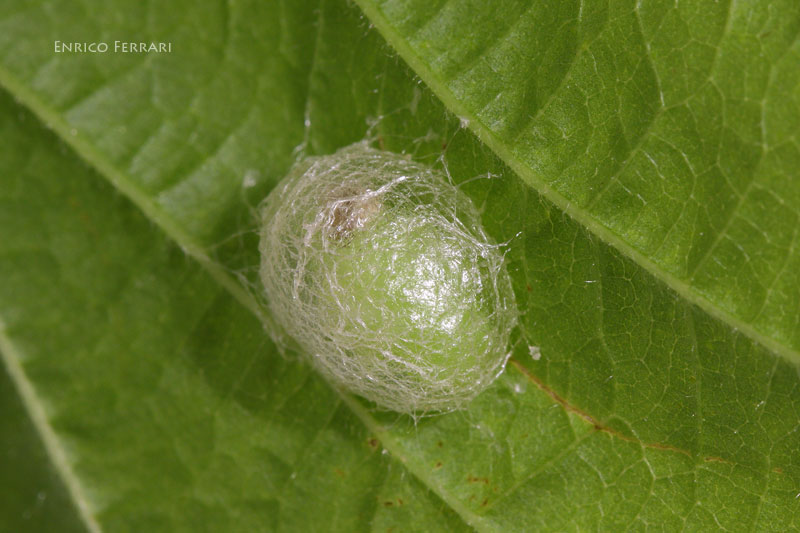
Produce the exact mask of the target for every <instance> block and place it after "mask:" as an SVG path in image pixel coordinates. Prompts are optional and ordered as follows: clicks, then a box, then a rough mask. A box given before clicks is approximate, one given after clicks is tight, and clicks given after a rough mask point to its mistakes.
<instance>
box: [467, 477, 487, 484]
mask: <svg viewBox="0 0 800 533" xmlns="http://www.w3.org/2000/svg"><path fill="white" fill-rule="evenodd" d="M467 481H469V482H470V483H483V484H484V485H488V484H489V478H488V477H476V476H467Z"/></svg>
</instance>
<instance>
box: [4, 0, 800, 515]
mask: <svg viewBox="0 0 800 533" xmlns="http://www.w3.org/2000/svg"><path fill="white" fill-rule="evenodd" d="M467 4H468V3H467V2H463V1H456V0H451V1H449V2H430V1H428V2H419V3H417V2H413V1H406V2H403V3H395V2H386V3H380V4H373V3H371V2H367V1H366V0H364V1H363V2H360V6H361V7H362V8H363V9H364V12H365V13H366V14H367V15H368V16H369V17H370V21H371V22H372V23H374V24H375V25H376V26H377V27H378V29H379V30H380V31H381V34H378V33H377V32H376V31H374V30H371V29H369V28H368V27H367V22H366V21H365V20H364V19H363V18H362V17H361V15H360V13H359V11H358V9H357V8H355V7H354V6H349V5H347V4H345V3H343V2H338V1H335V0H323V1H322V2H321V3H320V4H317V3H313V4H311V3H305V2H282V3H278V2H266V3H258V2H232V3H228V4H219V5H216V4H204V5H203V6H202V7H198V6H196V5H194V4H190V3H188V2H187V3H185V5H180V4H179V3H170V4H152V5H143V4H139V3H136V2H123V1H117V2H108V3H103V4H102V5H96V6H92V8H91V10H90V9H89V8H88V7H86V8H84V7H81V6H79V5H77V4H74V3H71V2H67V1H63V2H55V3H40V2H29V3H27V4H26V5H14V6H2V7H0V83H2V85H3V86H4V87H5V89H6V91H7V92H8V94H7V95H4V96H2V97H1V98H0V139H2V141H3V142H2V143H0V183H2V186H0V353H2V358H3V362H4V364H5V368H6V372H7V373H8V375H9V376H10V379H11V382H13V387H14V390H15V391H16V397H15V396H14V394H12V393H11V392H10V387H9V386H8V385H6V384H5V382H1V383H3V385H2V387H3V388H1V389H0V394H2V396H0V397H2V398H3V404H2V405H3V413H2V415H0V419H1V420H2V423H1V424H0V427H2V428H3V432H2V433H0V447H2V449H9V450H11V449H16V450H18V449H20V447H21V446H23V445H25V444H20V443H32V444H31V448H32V452H31V454H30V457H28V458H26V460H25V461H24V462H23V461H20V462H18V463H17V462H15V461H9V460H7V459H5V458H4V459H3V467H2V470H1V471H2V472H3V475H2V476H0V480H2V481H3V482H4V483H5V485H6V487H11V488H12V490H16V489H15V488H16V487H24V484H23V482H24V481H25V480H26V476H25V474H24V472H31V475H30V476H28V479H29V480H31V481H30V483H31V486H35V487H37V488H36V489H35V488H30V487H28V488H24V489H23V488H20V489H18V490H19V494H24V491H27V494H34V493H35V492H34V491H35V490H37V489H38V487H48V488H47V490H48V491H50V490H52V491H53V494H61V495H62V496H60V497H61V498H62V500H63V501H60V503H59V502H56V504H54V505H53V506H52V507H50V508H48V509H46V510H45V511H44V513H45V514H44V515H42V517H41V518H37V520H39V521H38V522H37V524H39V527H40V528H41V529H42V530H47V528H48V526H47V524H48V523H50V524H51V523H54V522H53V521H55V523H61V521H67V520H72V521H73V522H76V521H78V520H80V521H81V522H82V526H83V529H84V530H88V531H97V530H108V531H118V530H121V531H140V530H146V531H196V530H202V529H205V530H212V531H235V530H241V531H259V530H262V531H273V530H276V531H314V530H324V531H339V530H341V531H363V530H375V531H385V530H389V529H391V528H392V527H394V528H395V530H401V531H405V530H408V531H435V530H437V529H440V530H443V531H454V530H460V529H470V528H472V529H476V530H481V531H530V530H536V531H538V530H552V531H564V530H584V529H601V528H602V529H607V530H613V531H616V530H621V529H623V528H630V529H646V528H651V527H652V528H656V527H660V528H663V529H665V530H679V529H687V530H714V529H719V528H725V529H730V530H759V531H763V530H774V531H787V530H793V529H797V528H798V526H797V525H796V522H797V517H798V516H799V514H798V505H800V504H798V500H797V499H796V495H797V493H798V486H800V464H798V461H797V459H796V450H797V449H798V446H800V437H798V433H797V431H796V429H797V426H798V421H799V420H800V413H799V412H798V409H800V388H799V387H798V384H799V382H800V377H799V376H798V372H797V368H796V367H795V366H794V365H793V363H790V362H789V360H790V359H792V358H793V357H794V356H793V354H796V351H797V349H798V342H800V341H798V339H800V337H799V335H800V333H799V332H798V326H797V324H798V322H797V320H798V316H800V315H798V306H799V305H800V297H798V286H799V285H800V284H798V279H797V276H798V274H797V272H798V271H800V270H798V269H797V268H796V263H797V251H796V249H795V247H794V246H792V242H793V241H792V239H794V233H795V232H796V228H797V224H796V213H797V211H798V206H800V196H799V195H798V189H797V187H798V186H797V184H793V183H792V181H791V179H790V178H791V176H792V175H793V172H795V171H796V169H797V161H798V159H797V158H795V159H792V157H793V154H794V152H796V149H797V145H796V139H795V135H796V131H797V128H798V124H800V122H798V118H800V114H798V112H797V102H798V98H797V96H798V92H797V88H796V83H793V82H792V79H793V78H792V77H793V76H796V75H797V72H798V69H796V68H792V67H796V66H797V57H798V56H797V50H798V44H797V40H796V29H797V28H798V27H800V24H799V23H798V16H797V8H796V6H794V5H793V4H789V3H787V4H786V5H785V6H784V5H777V4H776V5H774V6H773V7H768V6H766V4H765V5H764V7H763V8H761V7H758V6H757V7H752V6H750V7H747V8H745V7H737V6H736V5H735V4H732V5H731V6H728V8H726V6H725V5H723V6H721V7H720V8H719V9H718V11H717V12H714V11H713V10H712V9H713V8H714V6H713V5H708V6H706V5H705V4H701V3H700V2H681V4H680V7H678V8H674V9H673V8H671V7H664V8H663V12H660V11H659V9H661V5H660V4H653V6H650V7H647V8H645V7H644V6H637V5H633V4H630V5H628V4H625V5H614V6H606V5H605V4H600V3H592V4H591V5H588V4H586V3H584V4H581V5H580V6H577V5H572V4H571V3H560V4H558V6H557V7H553V6H552V5H546V3H544V2H541V3H536V2H531V3H512V2H508V3H507V4H508V5H505V4H506V3H503V4H502V5H501V4H497V5H496V4H495V3H488V2H486V3H483V2H470V3H469V5H467ZM744 9H751V12H749V13H745V12H744V11H743V10H744ZM710 10H712V11H710ZM762 11H763V13H762ZM745 15H750V16H745ZM476 20H479V21H480V24H477V23H476V22H474V21H476ZM381 35H383V36H385V37H382V36H381ZM114 39H130V40H135V41H149V40H153V41H171V42H172V43H173V52H172V53H169V54H161V55H156V54H150V55H147V56H144V55H138V54H111V53H109V54H55V53H54V52H53V41H54V40H61V41H66V42H71V41H80V42H83V41H92V40H107V41H109V42H112V43H113V40H114ZM384 39H385V40H384ZM387 41H388V44H387ZM390 45H391V46H393V47H395V48H396V49H397V50H398V51H399V52H400V55H401V56H402V58H403V59H404V60H405V61H407V62H408V64H409V65H410V66H411V67H412V68H413V70H409V69H408V67H406V66H405V65H404V64H403V63H402V62H401V60H399V59H397V58H396V57H395V56H394V53H393V52H392V51H391V49H390V47H389V46H390ZM759 54H761V55H759ZM521 58H524V60H523V59H521ZM709 62H710V63H709ZM765 72H766V73H767V74H765ZM709 73H710V74H711V75H709ZM416 75H419V76H420V77H422V78H423V80H424V81H425V82H426V83H427V84H428V86H429V87H430V88H431V89H432V92H430V91H429V90H428V89H427V88H425V87H424V86H422V85H421V84H420V83H419V82H418V81H417V80H416V77H415V76H416ZM764 76H766V78H765V77H764ZM765 80H766V81H769V83H766V81H765ZM715 106H717V107H715ZM753 110H759V111H760V112H759V113H756V114H755V118H754V115H753ZM530 117H533V118H532V119H531V118H530ZM761 117H764V120H763V121H762V120H761ZM461 119H463V120H461ZM754 120H755V121H754ZM467 123H468V125H469V127H470V129H471V130H472V131H474V132H475V133H476V134H477V137H476V136H473V134H472V133H470V132H468V131H467V130H466V129H464V128H463V127H462V125H464V124H467ZM43 125H44V126H47V127H49V128H51V129H52V130H53V131H52V132H49V131H46V129H45V128H44V127H43ZM755 126H758V127H755ZM754 127H755V129H754ZM761 128H764V129H761ZM754 135H755V137H754ZM759 135H763V137H759ZM365 137H371V138H373V139H374V140H375V142H376V144H379V145H382V146H384V147H385V148H387V149H391V150H394V151H404V152H407V153H409V154H411V155H412V156H413V157H415V158H416V159H418V160H420V161H423V162H427V163H430V164H444V165H446V168H447V170H448V172H449V173H450V175H451V176H452V178H453V180H454V181H456V182H458V183H461V184H462V185H461V187H462V188H463V189H464V190H465V191H466V192H467V193H468V194H469V195H470V196H472V198H473V199H474V200H475V201H476V203H477V204H478V205H479V206H480V207H481V212H482V213H483V217H484V224H485V226H486V228H487V230H488V231H489V232H490V233H491V234H492V235H493V237H494V238H496V239H497V240H498V241H508V243H509V246H508V258H509V267H510V272H511V274H512V277H513V280H514V284H515V291H516V294H517V297H518V300H519V303H520V307H521V309H522V311H523V312H524V316H523V326H522V328H521V334H520V338H519V340H518V342H517V344H516V346H515V353H514V356H513V358H512V360H511V362H510V364H509V366H508V368H507V370H506V372H505V373H504V375H503V376H501V378H500V379H499V380H498V382H497V383H496V384H495V385H494V386H492V387H491V388H490V389H489V390H487V391H486V392H485V393H483V394H482V395H481V396H479V397H478V399H477V400H476V401H475V402H474V403H473V404H472V405H471V406H470V408H469V409H468V410H466V411H462V412H456V413H452V414H448V415H444V416H439V417H432V418H425V419H421V420H419V421H418V422H416V423H415V422H414V421H413V420H410V419H408V418H407V417H404V416H399V415H396V414H392V413H386V412H379V411H377V410H374V409H373V408H372V407H371V406H370V405H368V404H367V403H365V402H362V401H360V400H358V399H356V398H352V397H349V396H347V395H346V394H344V393H341V392H338V391H335V390H334V389H332V388H330V387H329V386H328V385H327V384H325V383H324V382H323V381H322V380H321V378H319V377H318V376H316V375H315V373H314V372H313V371H312V370H310V369H309V368H308V367H307V366H306V365H305V364H303V363H302V362H299V361H297V360H296V359H294V358H291V357H289V358H284V357H281V356H280V355H278V353H277V352H276V350H275V347H274V345H273V344H272V343H271V341H270V340H269V339H268V337H266V335H265V333H264V330H263V326H262V324H261V320H269V317H267V316H265V315H264V312H263V310H262V307H261V306H260V305H259V303H258V296H257V295H258V286H257V282H256V277H255V276H254V269H255V266H256V265H257V260H258V258H257V252H256V247H255V244H256V241H257V236H256V234H255V232H254V224H255V222H254V217H253V211H254V208H255V206H256V205H257V203H258V201H259V200H260V199H261V198H262V197H263V196H264V194H266V192H267V191H269V189H270V188H271V187H272V186H273V185H274V184H275V183H276V182H277V181H278V180H279V179H280V178H281V177H282V176H283V175H284V174H285V172H286V171H287V170H288V168H289V167H290V166H291V163H292V162H293V161H294V160H295V158H297V157H300V156H302V155H307V154H316V153H329V152H332V151H334V150H335V149H337V148H338V147H341V146H344V145H347V144H350V143H352V142H354V141H357V140H361V139H363V138H365ZM479 139H480V140H479ZM756 148H758V149H757V150H756ZM506 165H508V166H506ZM648 165H649V166H648ZM512 168H513V171H512V170H511V169H512ZM515 172H516V174H515ZM517 175H519V176H520V177H521V179H520V178H518V177H517ZM720 183H721V184H725V186H723V187H722V188H719V187H718V184H720ZM750 183H752V185H749V184H750ZM531 186H533V187H531ZM726 187H727V188H726ZM600 189H602V190H604V191H605V192H604V193H602V194H599V195H597V193H596V191H597V190H600ZM687 190H688V191H689V192H687ZM537 191H538V192H537ZM118 193H122V194H121V195H120V194H118ZM540 193H541V196H540ZM595 197H596V198H597V200H594V201H593V200H592V199H593V198H595ZM776 202H777V203H776ZM787 235H788V237H787ZM662 244H663V246H661V245H662ZM705 254H707V255H708V258H707V259H703V258H702V257H703V255H705ZM744 257H747V258H749V260H748V261H746V262H745V261H743V259H742V258H744ZM698 264H699V265H700V267H698V266H697V265H698ZM702 265H706V266H705V267H703V266H702ZM713 265H716V266H713ZM712 268H716V269H717V270H716V271H713V269H712ZM705 269H708V270H705ZM690 270H691V272H690ZM715 272H716V273H715ZM712 278H713V279H712ZM759 295H760V296H759ZM759 298H761V299H759ZM781 298H782V299H781ZM779 354H782V355H784V356H785V357H780V356H779ZM532 355H533V356H535V357H532ZM26 417H27V420H28V422H25V420H26ZM7 427H8V428H17V427H19V428H22V429H20V430H19V432H18V431H17V430H14V429H9V430H6V429H5V428H7ZM37 450H40V451H37ZM41 450H43V451H44V453H45V454H46V455H47V457H48V458H49V461H50V465H49V466H48V465H45V464H43V462H42V461H41V453H42V452H41ZM381 450H384V451H386V452H387V453H382V451H381ZM15 453H16V452H15ZM37 454H39V455H38V456H37ZM4 457H5V456H4ZM15 457H16V456H15ZM7 464H14V465H16V467H15V468H13V469H11V468H8V467H7V466H6V465H7ZM26 469H27V470H26ZM6 472H8V474H6ZM53 472H56V473H57V474H58V476H60V485H59V483H58V482H57V481H55V480H54V479H53ZM48 483H49V485H47V484H48ZM6 487H4V488H6ZM26 502H27V503H26ZM29 502H30V498H29V497H28V499H27V500H26V499H25V497H20V498H19V501H14V500H10V501H9V502H8V503H6V502H4V507H2V508H1V509H2V511H3V518H2V519H0V520H6V521H5V522H3V521H0V529H2V528H6V529H10V528H19V527H20V526H18V524H19V523H26V522H20V521H21V520H26V518H25V515H24V512H25V509H26V507H25V505H26V504H29ZM5 516H9V517H11V518H9V519H6V518H5ZM20 517H22V518H20ZM47 520H50V522H47ZM35 525H36V524H33V523H31V526H30V527H29V529H30V530H33V528H34V526H35Z"/></svg>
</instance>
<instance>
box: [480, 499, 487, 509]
mask: <svg viewBox="0 0 800 533" xmlns="http://www.w3.org/2000/svg"><path fill="white" fill-rule="evenodd" d="M487 505H489V498H484V499H483V501H482V502H481V507H486V506H487Z"/></svg>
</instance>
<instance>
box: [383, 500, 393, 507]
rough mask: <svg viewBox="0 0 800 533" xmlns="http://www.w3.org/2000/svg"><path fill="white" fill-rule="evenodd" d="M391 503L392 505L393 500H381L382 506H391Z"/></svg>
mask: <svg viewBox="0 0 800 533" xmlns="http://www.w3.org/2000/svg"><path fill="white" fill-rule="evenodd" d="M393 505H394V502H392V501H385V502H383V506H384V507H391V506H393Z"/></svg>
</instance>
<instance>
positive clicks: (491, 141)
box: [355, 0, 800, 363]
mask: <svg viewBox="0 0 800 533" xmlns="http://www.w3.org/2000/svg"><path fill="white" fill-rule="evenodd" d="M355 2H356V4H357V5H358V6H359V8H360V9H361V10H362V11H363V12H364V14H365V15H366V17H367V18H368V19H369V21H370V22H371V23H372V24H373V25H374V26H375V28H376V29H377V30H378V31H379V32H380V34H381V35H382V36H383V38H384V39H385V40H386V42H387V43H388V44H389V45H390V46H391V47H392V48H394V50H395V51H397V53H398V55H399V56H400V57H401V58H402V59H403V60H404V61H405V62H406V63H407V64H408V66H409V67H410V68H411V70H412V71H413V72H414V73H416V74H417V76H419V77H420V79H422V81H423V82H425V84H426V85H427V86H428V88H430V90H431V91H432V92H433V93H434V94H435V95H436V97H437V98H439V100H441V102H442V103H443V104H444V106H445V107H446V108H447V109H448V110H449V111H450V112H451V113H453V114H455V115H456V116H457V117H459V118H462V119H466V121H467V122H468V123H469V126H468V128H469V129H470V130H471V131H472V132H473V133H474V134H475V135H476V136H477V137H478V139H479V140H480V141H481V142H482V143H484V144H485V145H486V146H488V147H489V149H490V150H492V151H493V152H494V153H495V154H496V155H497V156H498V157H499V158H500V159H501V160H502V161H503V162H504V163H506V164H507V165H508V166H509V167H510V168H511V169H512V170H513V171H514V172H516V173H517V174H518V175H519V176H521V177H523V178H524V180H525V181H526V182H527V183H529V184H532V185H533V187H534V188H535V189H536V190H537V191H538V192H539V193H540V194H541V195H542V196H544V197H545V198H547V199H548V200H550V201H551V202H553V204H555V205H556V206H557V207H558V208H559V209H561V210H562V211H564V212H565V213H566V214H567V215H569V216H570V217H571V218H573V219H574V220H576V221H577V222H578V223H579V224H581V225H582V226H584V227H585V228H587V229H588V230H589V231H591V232H592V233H594V234H595V235H597V236H598V237H599V238H600V239H602V240H603V241H605V242H606V243H608V244H609V245H611V246H613V247H614V248H616V249H617V250H619V251H620V252H622V253H623V254H624V255H626V256H627V257H629V258H630V259H632V260H633V261H634V262H636V263H637V264H638V265H639V266H640V267H641V268H643V269H645V270H646V271H647V272H649V273H650V274H651V275H652V276H653V277H655V278H656V279H658V280H660V281H661V282H662V283H664V284H665V285H666V286H667V287H669V288H670V289H672V290H673V291H675V292H676V293H677V294H678V295H679V296H680V297H681V298H683V299H684V300H686V301H687V302H689V303H692V304H694V305H696V306H698V307H700V308H701V309H703V311H705V312H706V313H708V314H709V315H710V316H712V317H714V318H716V319H717V320H720V321H722V322H724V323H726V324H727V325H728V326H729V327H731V328H733V329H735V330H738V331H740V332H742V333H743V334H745V335H747V336H748V337H750V338H751V339H752V340H753V341H755V342H757V343H758V344H760V345H762V346H764V347H765V348H767V349H768V350H770V351H772V352H774V353H777V354H780V355H781V356H783V357H784V358H786V359H788V360H790V361H793V362H796V363H797V362H800V351H798V350H796V349H794V348H791V347H789V346H788V345H786V344H784V343H782V342H780V341H778V340H776V339H774V338H772V337H770V336H768V335H765V334H764V333H762V332H761V331H759V330H758V329H756V328H755V327H754V326H753V325H752V324H749V323H747V322H745V321H743V320H741V319H740V318H738V317H736V316H734V315H733V314H731V313H729V312H727V311H725V310H723V309H720V308H719V307H718V306H717V305H716V304H715V303H714V302H712V301H711V300H709V299H708V298H706V297H705V296H703V295H701V294H699V293H697V292H696V291H694V290H693V289H692V287H691V285H689V284H688V283H686V282H685V281H684V280H682V279H680V278H678V277H677V276H675V275H673V274H671V273H669V272H667V271H666V270H664V269H663V268H662V267H661V266H660V265H658V264H657V263H656V262H655V261H653V260H652V259H650V258H649V257H647V256H646V255H644V254H643V253H642V252H640V251H638V250H636V249H635V248H634V247H633V246H632V245H630V244H629V243H628V242H626V241H624V240H623V239H622V238H621V237H620V236H619V235H617V234H616V233H614V232H613V231H611V230H610V229H609V228H607V227H606V226H604V225H602V224H601V223H600V222H598V221H597V220H595V219H594V218H593V217H592V216H591V214H590V213H588V212H587V211H585V210H583V209H581V208H579V207H576V206H575V204H574V203H573V202H571V201H570V200H569V199H568V198H566V197H565V196H563V195H562V194H561V193H559V192H558V191H556V190H555V189H553V188H552V187H551V186H550V185H549V184H548V183H547V182H546V181H544V179H542V177H541V176H539V175H538V174H537V173H536V172H535V171H534V170H533V169H531V168H530V167H529V166H527V165H526V164H525V163H524V162H523V161H521V160H520V159H519V158H518V157H517V156H516V155H514V154H513V153H512V151H511V150H510V149H509V148H508V147H507V146H506V145H505V143H503V141H501V140H500V139H498V138H497V137H496V136H495V134H494V133H493V132H492V131H491V130H490V129H489V128H488V127H487V126H486V125H484V124H483V122H482V121H481V120H480V119H479V118H478V117H477V116H476V115H475V114H474V113H473V112H472V111H471V110H470V109H469V108H468V107H467V106H465V105H463V104H462V103H461V102H459V101H458V99H457V98H456V97H455V96H454V95H453V94H452V92H451V91H450V90H449V89H448V88H447V87H446V86H445V84H444V83H443V82H441V80H439V78H438V76H437V75H436V73H434V71H433V70H432V69H431V68H430V67H429V66H428V64H427V63H426V62H425V61H424V60H423V59H422V58H421V57H419V56H418V55H417V53H416V51H415V50H414V49H413V48H412V47H411V45H410V44H409V43H408V42H407V41H406V40H405V39H404V38H403V37H402V36H401V35H400V34H399V33H398V32H397V31H396V30H395V28H394V27H393V26H392V24H391V23H390V22H389V20H388V19H387V18H386V17H385V16H384V15H383V13H382V12H381V11H380V9H379V8H378V7H377V6H375V5H374V4H373V2H372V1H371V0H355Z"/></svg>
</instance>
